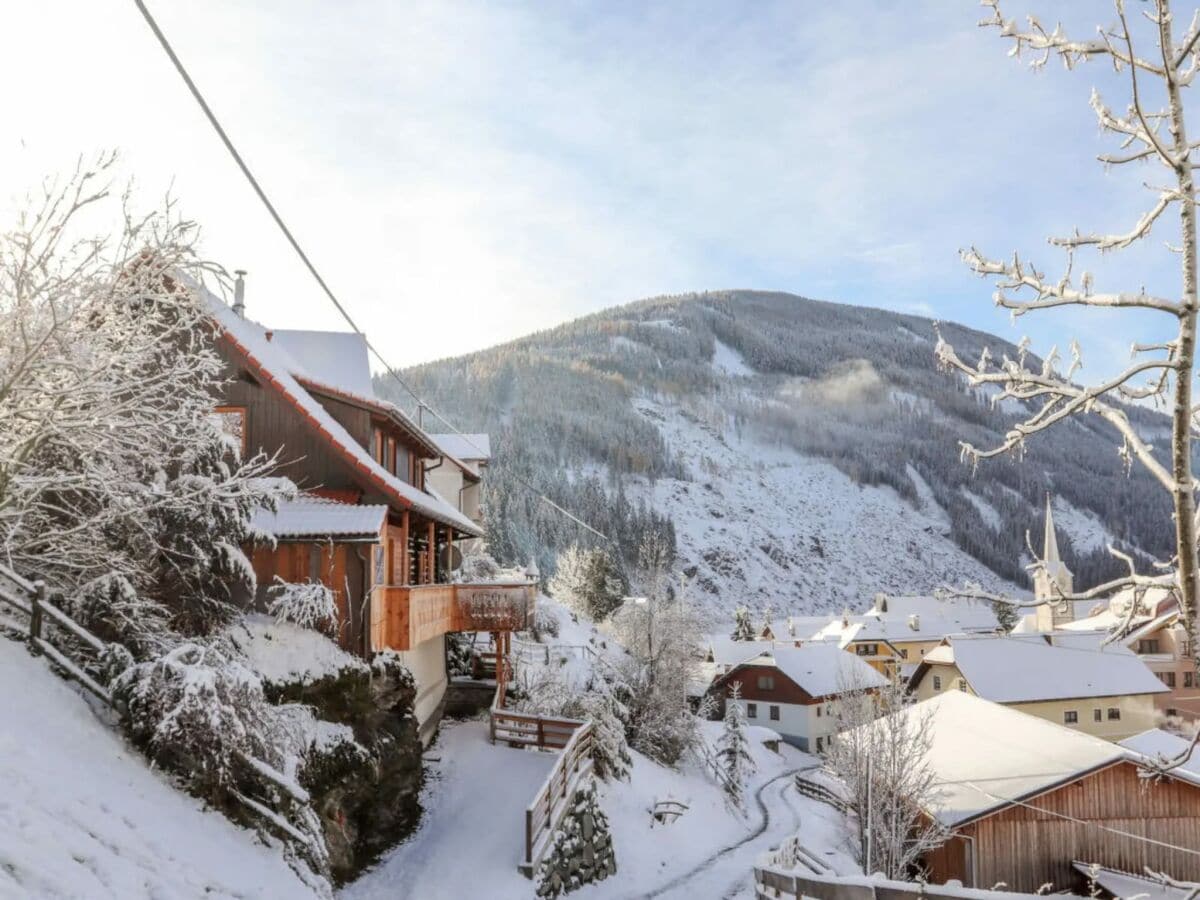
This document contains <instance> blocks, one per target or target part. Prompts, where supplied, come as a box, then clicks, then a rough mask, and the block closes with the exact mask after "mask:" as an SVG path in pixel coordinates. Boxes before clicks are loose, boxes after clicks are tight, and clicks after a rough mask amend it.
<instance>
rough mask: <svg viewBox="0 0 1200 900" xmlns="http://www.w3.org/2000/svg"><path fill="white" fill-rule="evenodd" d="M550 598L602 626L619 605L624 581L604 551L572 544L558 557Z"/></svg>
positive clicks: (550, 588)
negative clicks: (601, 623) (600, 623)
mask: <svg viewBox="0 0 1200 900" xmlns="http://www.w3.org/2000/svg"><path fill="white" fill-rule="evenodd" d="M548 588H549V591H550V593H551V595H552V596H553V597H554V598H555V599H556V600H558V601H560V602H561V603H563V604H565V605H566V606H569V607H570V608H571V609H573V610H574V611H575V612H577V613H580V614H581V615H585V616H587V617H588V618H590V619H591V620H592V621H593V622H602V621H603V620H605V619H607V618H608V617H609V615H610V614H611V613H612V612H613V611H614V610H615V609H617V607H619V606H620V605H621V598H622V597H623V596H624V594H625V581H624V579H623V578H622V577H621V570H620V568H619V567H618V565H617V561H616V559H614V558H613V556H612V554H610V553H609V552H608V551H607V550H605V549H603V548H601V547H596V548H592V549H587V548H583V547H580V546H579V545H578V544H572V545H571V546H570V547H568V548H567V549H566V550H564V551H563V553H562V554H561V555H560V556H559V557H558V563H557V565H556V566H555V572H554V577H553V578H552V579H551V580H550V584H549V585H548Z"/></svg>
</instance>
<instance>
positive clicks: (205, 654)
mask: <svg viewBox="0 0 1200 900" xmlns="http://www.w3.org/2000/svg"><path fill="white" fill-rule="evenodd" d="M113 688H114V693H115V694H116V696H117V697H118V698H119V699H120V700H122V701H123V702H124V704H125V708H126V713H125V723H126V727H127V729H128V731H129V733H130V736H131V737H132V738H133V739H134V741H135V742H136V743H138V744H139V745H141V746H143V747H145V748H146V751H147V752H148V753H149V754H150V756H151V757H152V758H153V759H154V760H155V761H156V762H158V763H160V764H162V765H163V766H164V767H165V768H168V769H170V770H172V771H174V772H176V773H177V774H179V775H181V776H183V777H184V778H185V779H187V781H188V782H189V784H190V786H191V787H192V789H193V790H195V791H197V792H198V793H199V794H201V795H202V796H206V797H211V796H213V795H214V794H217V793H219V792H220V791H222V790H224V789H227V788H230V787H232V786H233V785H234V783H235V782H236V779H237V772H238V771H239V770H240V768H241V766H242V765H243V758H244V757H246V756H250V757H255V758H258V759H261V760H264V761H266V762H268V763H271V764H272V765H278V767H280V768H283V767H284V761H285V759H286V758H287V757H288V756H289V754H290V755H291V756H293V757H294V756H295V755H297V753H296V751H298V750H299V749H300V748H299V747H297V746H295V742H296V736H295V735H294V734H291V733H290V732H289V729H288V728H287V727H286V720H285V719H284V718H283V717H281V716H280V715H278V714H277V712H276V709H275V708H274V707H272V706H271V705H270V704H269V703H268V702H267V701H266V699H265V698H264V696H263V688H262V682H261V681H260V680H259V678H258V676H257V675H255V673H254V672H252V671H251V670H250V669H249V668H248V667H247V666H246V665H245V664H244V663H243V662H242V661H241V660H240V659H238V658H237V657H236V656H234V655H233V654H232V653H230V652H228V651H227V650H226V649H225V648H222V647H219V646H216V645H214V644H212V643H201V642H191V641H189V642H185V643H182V644H180V645H179V646H177V647H174V648H172V649H170V650H168V651H167V652H165V653H163V654H162V655H161V656H158V657H156V658H154V659H151V660H148V661H146V662H140V663H136V664H134V665H133V666H130V667H129V668H127V669H126V670H125V671H124V672H123V673H121V675H119V676H118V677H117V679H116V680H115V682H114V684H113Z"/></svg>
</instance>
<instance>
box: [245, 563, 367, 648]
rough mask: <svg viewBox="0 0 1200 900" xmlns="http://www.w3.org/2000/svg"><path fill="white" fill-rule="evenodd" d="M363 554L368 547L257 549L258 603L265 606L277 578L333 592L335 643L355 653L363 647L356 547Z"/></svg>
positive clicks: (362, 619)
mask: <svg viewBox="0 0 1200 900" xmlns="http://www.w3.org/2000/svg"><path fill="white" fill-rule="evenodd" d="M359 546H361V547H362V548H363V550H364V552H366V551H367V550H369V547H370V545H355V544H330V543H329V542H319V543H280V544H278V545H277V546H276V547H275V549H273V550H272V549H271V548H270V547H265V546H260V547H255V548H254V550H253V552H252V553H251V563H252V564H253V566H254V574H255V576H256V577H257V579H258V603H259V605H260V606H265V604H266V602H267V592H268V590H269V589H270V587H271V585H272V584H273V583H274V582H275V578H276V576H278V577H279V578H282V579H283V580H284V581H289V582H301V581H309V580H312V581H320V582H321V583H322V584H324V585H325V586H326V587H328V588H329V589H330V590H332V591H333V595H334V600H335V602H336V603H337V609H338V623H337V641H338V644H339V645H340V646H341V647H342V648H343V649H345V650H349V651H351V652H358V651H359V650H361V648H362V646H363V644H362V641H363V630H364V626H363V622H364V613H363V581H362V575H363V572H362V564H361V563H360V562H359V560H358V557H357V554H356V553H355V549H356V547H359Z"/></svg>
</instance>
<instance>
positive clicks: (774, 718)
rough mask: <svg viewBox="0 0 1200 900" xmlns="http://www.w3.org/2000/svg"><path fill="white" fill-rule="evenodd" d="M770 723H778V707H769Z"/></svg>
mask: <svg viewBox="0 0 1200 900" xmlns="http://www.w3.org/2000/svg"><path fill="white" fill-rule="evenodd" d="M771 721H772V722H778V721H779V707H778V706H772V707H771Z"/></svg>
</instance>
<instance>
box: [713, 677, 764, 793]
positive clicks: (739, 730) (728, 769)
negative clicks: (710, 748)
mask: <svg viewBox="0 0 1200 900" xmlns="http://www.w3.org/2000/svg"><path fill="white" fill-rule="evenodd" d="M741 699H742V684H741V682H740V681H735V682H734V683H733V684H731V685H730V686H729V696H728V698H727V699H726V701H725V729H724V731H722V732H721V738H720V741H719V742H718V743H717V759H718V761H719V762H720V764H721V770H722V771H723V772H724V774H725V792H726V793H727V794H729V799H730V800H731V801H733V804H734V805H735V806H737V807H738V808H739V809H741V808H742V807H743V806H744V805H745V802H746V796H745V788H746V778H747V777H748V776H749V774H750V773H751V772H753V771H754V769H755V768H756V767H755V765H754V757H752V756H751V755H750V741H749V738H748V737H747V736H746V713H745V711H744V710H743V709H742V704H741Z"/></svg>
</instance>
